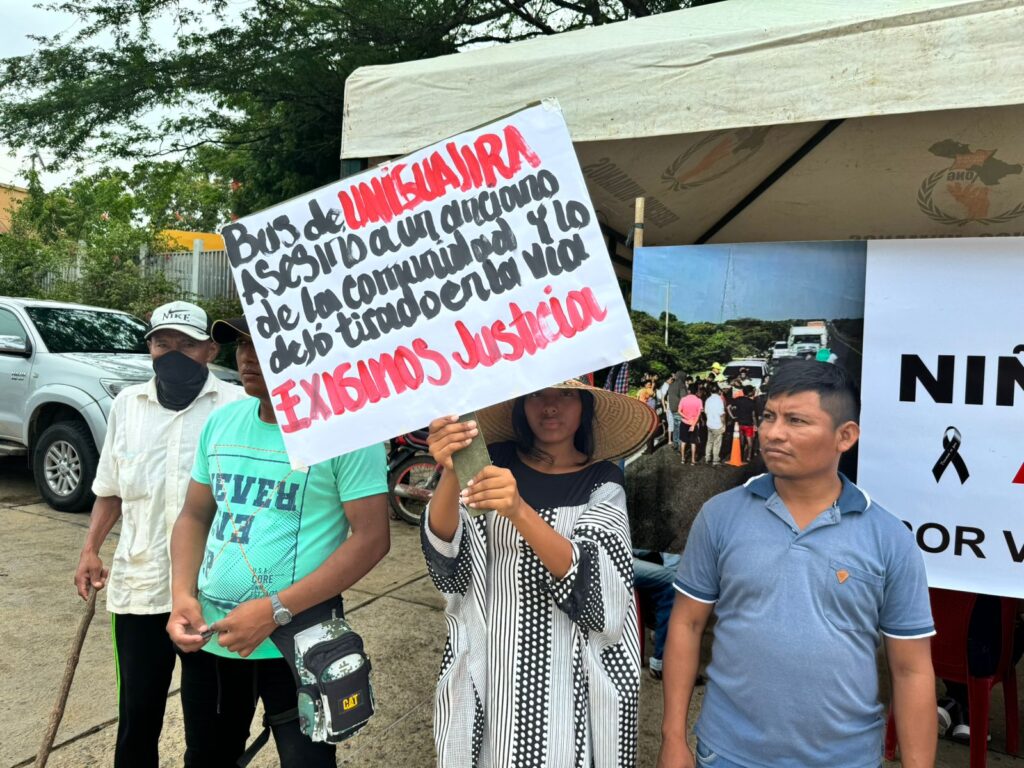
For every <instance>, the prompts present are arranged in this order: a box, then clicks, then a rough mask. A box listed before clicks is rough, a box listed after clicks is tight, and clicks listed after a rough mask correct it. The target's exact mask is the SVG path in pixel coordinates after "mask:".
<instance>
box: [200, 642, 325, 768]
mask: <svg viewBox="0 0 1024 768" xmlns="http://www.w3.org/2000/svg"><path fill="white" fill-rule="evenodd" d="M183 655H184V656H189V657H192V658H189V660H188V663H187V664H185V665H183V666H182V673H181V706H182V709H183V710H184V714H185V745H186V747H185V767H186V768H228V767H229V766H233V765H235V764H236V762H237V761H238V758H239V756H240V755H241V754H242V753H243V752H244V751H245V742H246V740H247V739H248V737H249V728H250V726H251V725H252V716H253V714H254V713H255V711H256V701H257V699H262V701H263V709H264V711H265V712H266V713H267V714H268V715H278V714H281V713H283V712H287V711H288V710H290V709H294V708H295V706H296V703H297V701H296V697H295V678H294V677H292V671H291V669H290V668H289V667H288V664H287V662H285V661H284V660H283V659H259V660H248V659H227V658H223V657H220V656H216V655H214V654H212V653H207V652H206V651H197V652H195V653H191V654H183ZM272 730H273V734H274V742H275V744H276V745H277V754H278V757H279V758H280V760H281V768H334V766H335V760H334V751H335V748H334V745H333V744H326V743H324V742H314V741H310V739H309V737H308V736H305V735H304V734H303V733H302V732H301V731H300V730H299V721H298V719H297V718H296V719H294V720H290V721H289V722H287V723H283V724H281V725H275V726H273V727H272Z"/></svg>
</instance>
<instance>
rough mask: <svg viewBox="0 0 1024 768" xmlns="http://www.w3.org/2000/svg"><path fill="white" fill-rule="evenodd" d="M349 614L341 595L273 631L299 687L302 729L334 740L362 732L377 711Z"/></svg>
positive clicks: (367, 665) (367, 667)
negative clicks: (343, 606) (347, 617)
mask: <svg viewBox="0 0 1024 768" xmlns="http://www.w3.org/2000/svg"><path fill="white" fill-rule="evenodd" d="M343 615H344V614H343V610H342V602H341V598H340V597H339V598H332V599H331V600H328V601H326V602H323V603H320V605H316V606H313V607H312V608H310V609H309V610H308V611H303V612H302V613H301V614H299V615H298V616H296V617H295V618H293V619H292V620H291V621H290V622H288V623H287V624H285V625H284V626H283V627H278V628H277V629H276V630H275V631H274V632H273V634H271V635H270V639H271V640H272V641H273V643H274V645H276V646H277V648H278V650H279V651H281V655H282V656H283V657H284V659H285V661H287V662H288V666H289V667H291V669H292V674H293V675H294V677H295V683H296V685H297V686H298V690H297V691H296V694H297V696H298V710H299V729H300V730H301V731H302V732H303V733H304V734H305V735H306V736H308V737H309V738H310V739H312V740H313V741H326V742H329V743H331V744H337V743H338V742H341V741H344V740H345V739H347V738H349V737H350V736H352V735H353V734H355V733H356V732H357V731H359V730H360V729H361V728H362V727H363V726H364V725H366V723H367V722H369V720H370V717H371V716H372V715H373V710H374V698H373V686H372V685H371V684H370V669H371V665H370V659H369V657H368V656H367V655H366V653H365V651H364V650H363V638H361V637H360V636H359V635H358V634H357V633H356V631H355V630H353V629H352V627H351V626H350V625H349V623H348V622H347V621H345V619H344V618H343Z"/></svg>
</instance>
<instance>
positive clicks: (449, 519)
mask: <svg viewBox="0 0 1024 768" xmlns="http://www.w3.org/2000/svg"><path fill="white" fill-rule="evenodd" d="M427 524H428V525H429V526H430V531H431V533H433V534H434V535H435V536H437V538H439V539H441V540H443V541H451V540H452V539H454V538H455V532H456V531H457V530H458V529H459V480H458V478H457V477H456V476H455V473H454V472H452V471H450V470H448V469H445V470H444V471H443V472H442V473H441V479H440V480H439V481H438V483H437V488H435V489H434V495H433V496H432V497H431V499H430V513H429V514H428V516H427Z"/></svg>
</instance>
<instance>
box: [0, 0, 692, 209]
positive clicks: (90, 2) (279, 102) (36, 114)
mask: <svg viewBox="0 0 1024 768" xmlns="http://www.w3.org/2000/svg"><path fill="white" fill-rule="evenodd" d="M706 2H708V0H529V1H525V2H524V1H520V0H259V1H258V2H254V3H244V4H242V9H241V11H239V9H238V4H236V3H229V2H228V0H206V1H205V2H203V3H201V4H200V3H194V2H181V0H52V2H49V3H44V7H45V8H49V9H52V10H55V11H61V12H63V13H67V14H71V15H73V16H75V17H76V18H77V23H76V24H74V25H72V26H71V27H69V28H68V29H67V30H66V31H65V32H62V33H60V34H57V35H53V36H51V37H45V38H39V39H38V41H37V42H38V47H37V48H36V50H35V51H33V52H32V53H31V54H28V55H25V56H12V57H7V58H3V59H0V144H6V145H8V146H11V147H14V148H17V149H25V148H32V149H40V150H43V149H45V150H47V151H48V152H49V153H50V154H52V155H53V156H54V157H55V158H56V164H57V165H62V166H66V165H68V164H74V163H76V162H79V161H81V160H83V159H84V158H86V157H88V158H91V159H95V158H96V157H99V158H101V159H110V158H118V159H129V160H132V161H135V160H139V159H143V160H145V159H149V158H153V157H157V156H161V155H166V154H168V153H177V154H180V153H183V152H184V153H188V155H189V157H191V158H192V159H194V160H196V161H197V162H198V163H199V165H200V166H202V167H203V168H206V169H209V170H210V171H212V172H214V173H215V174H217V175H219V176H221V177H223V178H226V179H235V180H237V181H238V182H239V184H238V185H236V189H235V190H234V194H233V199H232V206H231V209H232V210H234V212H235V213H237V214H239V215H245V214H246V213H250V212H252V211H254V210H259V209H262V208H265V207H268V206H269V205H272V204H274V203H277V202H280V201H281V200H284V199H287V198H289V197H293V196H295V195H298V194H301V193H303V192H306V191H308V190H310V189H314V188H316V187H319V186H322V185H324V184H327V183H329V182H331V181H334V180H336V179H337V178H338V177H339V175H340V164H339V160H338V142H339V137H340V135H341V124H342V120H343V117H344V97H345V94H344V87H345V79H346V78H347V77H348V75H349V74H351V72H352V71H353V70H355V69H356V68H357V67H361V66H367V65H379V64H391V63H395V62H401V61H410V60H415V59H422V58H428V57H433V56H440V55H444V54H448V53H454V52H456V51H458V50H461V49H464V48H465V47H466V46H469V45H473V44H480V43H485V42H508V41H512V40H520V39H524V38H529V37H534V36H537V35H547V34H553V33H556V32H559V31H564V30H567V29H577V28H580V27H585V26H593V25H598V24H606V23H609V22H613V21H619V20H621V19H625V18H629V17H637V16H647V15H651V14H654V13H661V12H664V11H671V10H676V9H679V8H681V7H687V6H691V5H703V4H705V3H706ZM157 29H159V30H160V31H161V35H166V30H174V33H173V34H174V37H175V40H174V42H173V43H172V44H170V45H168V46H167V47H162V46H161V45H160V44H159V43H158V42H157V40H156V35H155V34H154V31H155V30H157ZM381 119H382V120H386V119H387V116H386V115H382V116H381ZM191 188H192V191H193V193H194V195H196V198H193V199H190V200H179V201H178V202H176V203H175V204H174V205H171V204H170V203H169V202H168V201H166V200H165V201H162V202H161V203H160V204H161V205H162V206H163V207H165V208H167V209H168V210H171V209H185V210H192V209H193V204H194V203H198V204H199V207H203V206H204V205H205V204H206V203H207V202H209V200H208V199H207V193H209V194H210V195H211V196H212V197H214V198H216V197H217V193H216V191H215V190H205V191H204V190H202V189H200V188H199V187H198V186H196V185H192V187H191ZM183 215H184V214H183ZM186 220H187V222H188V223H189V224H191V225H193V226H200V227H202V228H210V224H211V222H210V220H208V219H203V218H201V217H196V218H192V219H189V218H188V217H187V216H186ZM220 221H223V219H221V220H220ZM168 223H169V222H158V224H159V225H161V226H167V224H168Z"/></svg>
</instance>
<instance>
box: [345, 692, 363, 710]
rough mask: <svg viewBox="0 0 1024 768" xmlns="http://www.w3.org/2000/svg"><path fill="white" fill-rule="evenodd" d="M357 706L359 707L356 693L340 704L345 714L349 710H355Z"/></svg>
mask: <svg viewBox="0 0 1024 768" xmlns="http://www.w3.org/2000/svg"><path fill="white" fill-rule="evenodd" d="M358 706H359V694H358V693H353V694H352V695H351V696H349V697H348V698H346V699H343V700H342V702H341V708H342V709H343V710H345V711H346V712H348V711H349V710H350V709H355V708H356V707H358Z"/></svg>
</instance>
